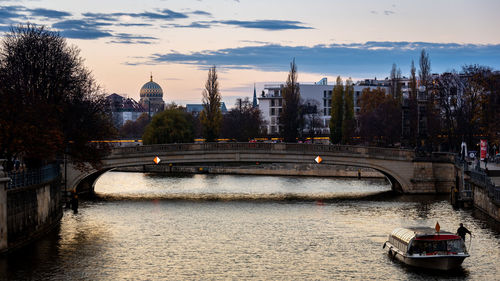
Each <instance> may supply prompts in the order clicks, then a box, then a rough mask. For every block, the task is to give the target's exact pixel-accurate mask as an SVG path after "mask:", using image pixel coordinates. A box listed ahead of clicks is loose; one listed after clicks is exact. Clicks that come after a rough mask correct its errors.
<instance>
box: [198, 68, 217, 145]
mask: <svg viewBox="0 0 500 281" xmlns="http://www.w3.org/2000/svg"><path fill="white" fill-rule="evenodd" d="M220 105H221V94H220V92H219V82H218V80H217V70H216V68H215V65H214V66H213V67H211V68H210V69H209V70H208V78H207V82H206V83H205V89H204V90H203V110H202V111H201V113H200V122H201V125H202V128H203V136H204V138H205V139H206V141H207V142H213V141H215V140H216V139H217V137H218V136H219V133H220V128H221V124H222V112H221V109H220Z"/></svg>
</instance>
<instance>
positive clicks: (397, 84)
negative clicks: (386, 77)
mask: <svg viewBox="0 0 500 281" xmlns="http://www.w3.org/2000/svg"><path fill="white" fill-rule="evenodd" d="M401 79H402V76H401V69H399V68H397V66H396V64H395V63H393V64H392V69H391V74H390V87H391V88H390V91H389V92H390V94H391V95H392V97H393V98H395V99H400V100H401V98H402V95H401V86H402V85H401Z"/></svg>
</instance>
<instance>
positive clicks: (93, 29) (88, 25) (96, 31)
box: [52, 20, 113, 39]
mask: <svg viewBox="0 0 500 281" xmlns="http://www.w3.org/2000/svg"><path fill="white" fill-rule="evenodd" d="M109 25H111V24H110V23H105V22H94V21H88V20H64V21H60V22H57V23H54V24H53V25H52V27H53V28H55V29H57V30H58V31H59V32H60V33H61V35H62V36H64V37H67V38H74V39H99V38H103V37H112V36H113V34H112V33H111V32H110V31H109V30H102V29H101V27H103V26H109Z"/></svg>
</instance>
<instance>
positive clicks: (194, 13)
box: [191, 10, 212, 17]
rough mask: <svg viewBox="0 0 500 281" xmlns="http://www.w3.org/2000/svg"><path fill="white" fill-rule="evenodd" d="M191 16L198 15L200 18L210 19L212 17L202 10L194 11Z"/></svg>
mask: <svg viewBox="0 0 500 281" xmlns="http://www.w3.org/2000/svg"><path fill="white" fill-rule="evenodd" d="M191 14H193V15H198V16H209V17H211V16H212V14H211V13H209V12H205V11H200V10H196V11H193V12H191Z"/></svg>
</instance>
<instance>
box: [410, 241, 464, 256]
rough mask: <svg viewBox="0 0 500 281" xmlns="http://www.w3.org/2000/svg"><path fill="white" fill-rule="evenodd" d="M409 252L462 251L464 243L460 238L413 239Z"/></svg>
mask: <svg viewBox="0 0 500 281" xmlns="http://www.w3.org/2000/svg"><path fill="white" fill-rule="evenodd" d="M408 252H409V254H424V253H425V254H429V253H436V252H452V253H458V252H464V243H463V241H462V240H460V239H455V240H441V241H419V240H414V241H413V243H412V244H411V247H410V250H409V251H408Z"/></svg>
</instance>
